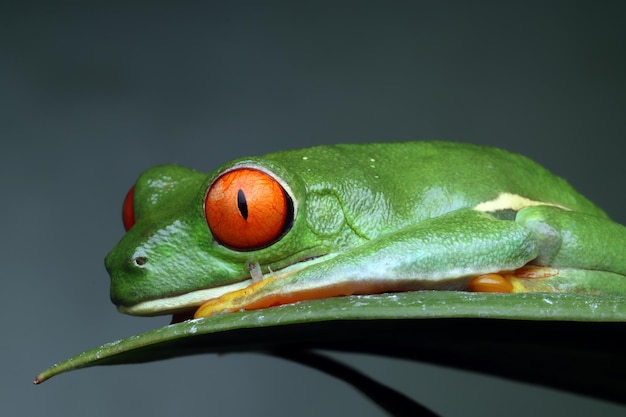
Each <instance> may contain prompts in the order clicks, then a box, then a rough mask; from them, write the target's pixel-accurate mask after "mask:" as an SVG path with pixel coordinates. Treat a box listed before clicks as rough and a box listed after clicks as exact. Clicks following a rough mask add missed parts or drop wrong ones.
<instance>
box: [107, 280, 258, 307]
mask: <svg viewBox="0 0 626 417" xmlns="http://www.w3.org/2000/svg"><path fill="white" fill-rule="evenodd" d="M250 284H252V279H247V280H245V281H241V282H235V283H234V284H229V285H222V286H220V287H213V288H206V289H201V290H197V291H192V292H189V293H186V294H180V295H174V296H172V297H166V298H161V299H157V300H148V301H142V302H140V303H138V304H134V305H131V306H118V307H117V310H118V311H119V312H120V313H124V314H130V315H133V316H157V315H162V314H168V313H176V312H180V311H184V310H188V309H191V308H196V307H199V306H201V305H202V304H203V303H204V302H206V301H208V300H211V299H213V298H218V297H221V296H222V295H224V294H226V293H228V292H231V291H237V290H240V289H242V288H245V287H247V286H249V285H250Z"/></svg>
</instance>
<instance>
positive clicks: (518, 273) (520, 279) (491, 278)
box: [468, 265, 559, 293]
mask: <svg viewBox="0 0 626 417" xmlns="http://www.w3.org/2000/svg"><path fill="white" fill-rule="evenodd" d="M558 274H559V270H558V269H555V268H551V267H546V266H536V265H525V266H523V267H522V268H519V269H516V270H515V271H505V272H495V273H491V274H484V275H479V276H477V277H474V278H472V279H471V280H470V282H469V284H468V290H469V291H472V292H500V293H513V292H534V291H541V290H544V291H550V290H549V287H548V286H546V285H545V284H546V282H545V281H543V282H542V281H541V280H542V279H545V278H551V277H555V276H557V275H558Z"/></svg>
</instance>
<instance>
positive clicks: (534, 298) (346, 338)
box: [35, 291, 626, 404]
mask: <svg viewBox="0 0 626 417" xmlns="http://www.w3.org/2000/svg"><path fill="white" fill-rule="evenodd" d="M625 301H626V298H624V297H619V296H606V295H603V296H599V295H598V296H596V295H582V294H536V293H535V294H532V293H526V294H484V293H468V292H448V291H420V292H407V293H394V294H381V295H369V296H351V297H338V298H329V299H323V300H312V301H306V302H300V303H296V304H291V305H285V306H280V307H273V308H269V309H263V310H255V311H243V312H237V313H225V314H218V315H215V316H212V317H209V318H204V319H196V320H190V321H185V322H182V323H178V324H173V325H170V326H166V327H163V328H159V329H155V330H152V331H149V332H146V333H143V334H140V335H136V336H131V337H128V338H125V339H122V340H119V341H116V342H112V343H107V344H104V345H102V346H100V347H97V348H95V349H92V350H89V351H86V352H84V353H81V354H79V355H76V356H74V357H72V358H70V359H67V360H65V361H63V362H60V363H58V364H56V365H54V366H53V367H51V368H50V369H48V370H46V371H44V372H42V373H41V374H39V375H38V376H37V378H36V379H35V383H41V382H43V381H45V380H47V379H49V378H51V377H52V376H54V375H57V374H60V373H63V372H67V371H70V370H74V369H79V368H84V367H89V366H95V365H111V364H124V363H138V362H148V361H154V360H160V359H166V358H172V357H177V356H183V355H192V354H200V353H218V352H243V351H260V352H268V353H272V352H281V351H282V352H295V351H303V350H308V349H329V350H337V351H351V352H365V353H373V354H381V355H388V356H394V357H401V358H407V359H414V360H420V361H426V362H434V363H438V364H443V365H447V366H452V367H459V368H463V369H469V370H474V371H478V372H485V373H490V374H495V375H500V376H504V377H508V378H513V379H518V380H522V381H527V382H531V383H536V384H542V385H546V386H551V387H554V388H560V389H565V390H569V391H573V392H577V393H581V394H585V395H589V396H594V397H598V398H603V399H606V400H610V401H614V402H618V403H622V404H626V395H625V393H626V341H625V340H626V338H624V337H623V335H624V333H625V332H626V302H625Z"/></svg>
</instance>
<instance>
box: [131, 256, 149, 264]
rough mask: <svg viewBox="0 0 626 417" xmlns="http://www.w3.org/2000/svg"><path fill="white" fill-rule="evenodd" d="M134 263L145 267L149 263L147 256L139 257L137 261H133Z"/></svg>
mask: <svg viewBox="0 0 626 417" xmlns="http://www.w3.org/2000/svg"><path fill="white" fill-rule="evenodd" d="M133 261H134V262H135V265H137V266H143V265H145V264H147V263H148V258H146V257H145V256H138V257H136V258H135V259H133Z"/></svg>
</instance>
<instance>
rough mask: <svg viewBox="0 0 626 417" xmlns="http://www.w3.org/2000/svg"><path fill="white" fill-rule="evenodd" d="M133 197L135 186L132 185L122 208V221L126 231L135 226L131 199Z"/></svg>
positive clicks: (133, 207)
mask: <svg viewBox="0 0 626 417" xmlns="http://www.w3.org/2000/svg"><path fill="white" fill-rule="evenodd" d="M134 195H135V186H134V185H133V186H132V187H131V188H130V190H128V194H126V198H125V199H124V206H123V208H122V221H123V222H124V229H126V231H127V232H128V230H129V229H130V228H131V227H133V226H134V225H135V205H134V204H133V197H134Z"/></svg>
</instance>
